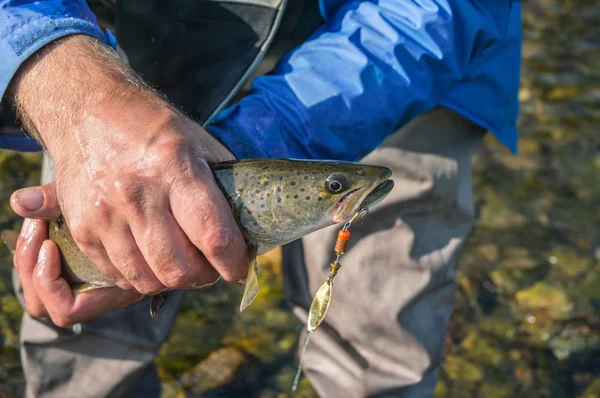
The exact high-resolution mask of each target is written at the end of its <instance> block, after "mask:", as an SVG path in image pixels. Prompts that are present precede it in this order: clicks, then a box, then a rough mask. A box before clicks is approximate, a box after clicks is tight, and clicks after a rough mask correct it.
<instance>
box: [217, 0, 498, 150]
mask: <svg viewBox="0 0 600 398" xmlns="http://www.w3.org/2000/svg"><path fill="white" fill-rule="evenodd" d="M450 3H451V5H450V6H449V5H448V3H447V2H445V1H437V0H419V1H414V2H400V1H396V0H384V1H379V2H370V1H359V0H349V1H346V2H345V3H344V4H345V5H344V7H342V8H341V9H340V10H339V11H338V13H337V14H336V15H334V16H332V18H331V19H330V20H329V21H328V23H327V24H326V25H324V26H323V27H322V28H321V29H320V30H319V31H318V32H316V33H315V35H314V36H313V37H312V38H310V40H308V41H307V42H306V43H304V44H303V45H302V46H300V47H299V48H297V49H295V50H294V51H293V52H292V53H290V54H288V55H287V56H286V57H285V58H284V59H283V60H282V61H281V62H280V63H279V65H278V66H277V67H276V69H275V70H274V71H273V72H272V73H269V74H268V75H266V76H263V77H260V78H257V79H256V80H255V81H254V83H253V85H252V88H251V92H250V94H249V95H248V96H247V97H245V98H244V99H243V100H242V101H240V102H239V103H238V104H236V105H235V106H234V107H232V108H230V109H229V110H227V111H225V112H223V113H222V114H220V115H217V117H216V118H215V119H214V120H213V121H212V122H211V125H210V128H211V130H213V131H214V133H215V135H217V136H218V137H219V139H220V140H221V141H222V142H224V143H225V145H227V146H229V147H230V149H231V150H232V151H233V152H234V153H235V154H236V155H237V156H243V157H255V156H268V157H272V156H276V157H299V158H330V159H342V160H357V159H359V158H361V157H362V156H364V155H366V154H367V153H368V152H370V151H371V150H373V149H374V148H376V147H377V146H378V145H379V144H380V143H381V142H382V141H383V140H384V139H385V138H386V137H387V136H388V135H389V134H391V133H393V132H394V131H396V129H397V128H399V127H400V126H402V125H403V124H406V123H407V122H408V121H410V120H411V119H412V118H414V117H415V116H417V115H419V114H420V113H423V112H425V111H427V110H430V109H432V108H434V107H435V106H437V105H439V104H440V102H441V100H442V99H443V98H444V97H445V96H446V95H447V94H448V92H449V91H450V90H451V89H452V87H453V86H454V85H455V84H456V83H458V82H460V81H461V79H463V78H464V77H465V75H466V74H467V73H468V71H469V67H470V65H472V63H473V62H477V60H478V59H479V58H478V57H479V56H480V54H481V53H482V51H483V50H484V49H485V48H486V47H489V46H491V45H493V43H494V42H495V41H497V40H498V38H499V37H501V35H502V34H503V32H504V28H505V26H506V23H507V22H506V18H505V13H492V12H488V11H489V10H488V9H487V7H484V6H479V5H477V4H474V3H473V2H450ZM502 7H504V8H505V9H507V10H508V8H509V4H508V3H506V5H505V6H502ZM496 14H497V15H499V16H498V17H496ZM496 19H497V20H496ZM495 26H498V28H497V29H496V28H494V27H495Z"/></svg>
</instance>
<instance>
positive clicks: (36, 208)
mask: <svg viewBox="0 0 600 398" xmlns="http://www.w3.org/2000/svg"><path fill="white" fill-rule="evenodd" d="M54 188H55V183H53V182H52V183H50V184H46V185H41V186H37V187H29V188H23V189H19V190H18V191H16V192H14V193H13V194H12V196H11V198H10V206H11V207H12V209H13V210H14V212H15V213H17V214H18V215H20V216H21V217H26V218H43V219H47V220H55V219H57V218H58V216H60V207H59V205H58V199H57V198H56V191H55V189H54Z"/></svg>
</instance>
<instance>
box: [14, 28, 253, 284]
mask: <svg viewBox="0 0 600 398" xmlns="http://www.w3.org/2000/svg"><path fill="white" fill-rule="evenodd" d="M22 69H23V70H22V71H20V73H19V74H18V76H17V78H16V79H15V81H14V82H13V83H12V85H11V92H12V94H13V97H14V100H15V103H16V105H17V110H18V112H19V114H20V115H21V118H22V119H23V121H24V123H25V126H26V128H27V130H28V131H30V132H32V133H33V134H35V135H36V136H37V137H38V138H39V139H40V140H41V141H42V142H43V144H44V146H45V147H46V148H47V150H48V151H49V153H50V154H51V155H52V158H53V159H54V161H55V164H56V196H57V202H58V204H59V205H60V208H61V209H62V215H63V216H64V219H65V221H66V223H67V225H68V226H69V228H70V230H71V234H72V236H73V238H74V239H75V241H76V242H77V244H78V245H79V247H80V248H81V249H82V250H83V251H84V252H85V254H87V255H88V257H90V259H91V260H92V261H93V262H94V263H95V264H96V265H97V266H98V268H100V270H101V271H103V272H104V273H105V274H107V275H108V276H109V277H110V278H111V279H112V280H113V281H114V282H115V283H116V284H117V285H118V286H119V287H121V288H123V289H132V288H133V289H135V290H137V291H138V292H140V293H143V294H147V295H151V294H156V293H158V292H160V291H163V290H165V289H175V288H194V287H200V286H202V285H206V284H208V283H211V282H214V281H215V280H216V279H217V278H218V277H219V274H220V275H221V276H222V277H223V278H224V279H225V280H227V281H238V280H241V279H243V278H245V277H246V275H247V272H248V261H247V255H246V245H245V242H244V239H243V236H242V234H241V232H240V230H239V228H238V227H237V224H236V223H235V220H234V218H233V214H232V212H231V209H230V208H229V205H228V204H227V201H226V200H225V198H224V196H223V194H222V192H221V191H220V190H219V188H218V186H217V184H216V182H215V180H214V178H213V176H212V173H211V171H210V169H209V167H208V164H207V162H208V163H211V162H218V161H224V160H230V159H233V155H232V154H231V153H229V151H227V150H226V149H225V148H224V147H223V146H222V145H220V144H219V143H218V142H217V141H216V140H215V139H214V138H212V137H211V136H210V135H209V134H208V133H207V132H206V131H205V130H203V129H202V128H201V127H200V126H199V125H198V124H196V123H194V122H193V121H191V120H190V119H188V118H187V117H185V116H184V115H182V114H181V113H180V112H178V111H177V110H176V109H174V108H173V107H172V106H170V105H169V104H168V103H167V102H166V101H165V100H164V99H162V98H161V97H160V96H159V95H157V94H156V93H154V92H153V91H152V90H150V89H148V88H147V87H145V86H144V85H143V83H141V82H140V81H139V79H137V77H136V76H135V75H134V74H133V73H132V72H131V71H130V70H129V69H128V68H127V67H126V66H124V65H122V64H121V63H120V61H119V60H118V58H117V57H116V56H115V55H114V53H113V52H112V51H110V50H108V49H106V48H105V47H104V46H102V45H100V44H99V43H97V42H96V41H95V39H92V38H88V37H85V36H74V37H69V38H66V39H63V40H61V41H59V42H58V43H56V44H53V45H51V47H48V48H47V49H45V50H43V52H42V54H41V55H40V56H38V57H37V58H35V59H31V60H30V61H29V62H28V64H27V65H25V66H24V67H23V68H22ZM20 196H21V194H20V193H17V194H16V195H15V196H14V198H13V203H18V202H19V201H22V198H20ZM22 204H23V202H22ZM45 247H46V249H47V250H46V253H47V256H49V258H54V255H55V248H54V246H52V245H50V244H47V246H45ZM198 249H199V250H198Z"/></svg>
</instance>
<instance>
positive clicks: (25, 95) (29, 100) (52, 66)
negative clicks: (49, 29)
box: [7, 35, 159, 152]
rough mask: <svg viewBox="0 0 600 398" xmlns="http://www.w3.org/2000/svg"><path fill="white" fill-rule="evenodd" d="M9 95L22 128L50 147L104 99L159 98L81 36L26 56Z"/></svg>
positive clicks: (111, 53) (92, 40)
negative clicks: (27, 57)
mask: <svg viewBox="0 0 600 398" xmlns="http://www.w3.org/2000/svg"><path fill="white" fill-rule="evenodd" d="M7 94H8V95H9V97H10V98H11V99H12V101H13V102H14V104H15V106H16V109H17V114H18V116H19V118H20V119H21V121H22V123H23V125H24V127H25V129H26V130H27V131H28V132H29V133H30V134H31V135H32V136H34V137H35V138H36V139H38V140H39V141H40V142H42V143H43V144H44V145H45V146H47V147H48V149H50V151H51V152H53V149H54V148H52V146H53V143H58V142H61V141H63V140H62V138H63V136H64V135H65V134H69V133H70V132H71V131H72V130H73V127H74V126H77V125H78V124H79V123H80V122H81V119H82V118H83V117H84V115H85V113H86V112H87V111H88V110H91V109H94V108H95V107H97V106H98V105H100V104H102V103H103V102H106V101H120V100H123V99H125V98H127V97H131V98H133V97H135V98H137V99H138V100H139V99H145V100H148V101H150V100H158V98H159V97H158V96H157V95H156V94H155V93H154V92H152V90H151V89H149V88H148V87H147V86H145V85H144V84H143V82H142V81H141V79H139V78H138V77H137V76H136V75H135V73H134V72H133V71H131V70H130V69H129V67H127V66H126V65H125V64H124V63H123V62H122V61H121V60H120V59H119V58H118V56H117V55H116V54H115V53H114V51H112V50H111V49H110V48H109V47H107V46H106V45H104V44H102V43H100V42H99V41H98V40H96V39H95V38H92V37H89V36H84V35H77V36H68V37H66V38H63V39H59V40H57V41H55V42H52V43H50V44H48V45H47V46H46V47H44V48H42V49H41V50H40V51H39V52H38V53H36V54H34V55H33V56H32V57H30V58H29V59H28V60H27V61H26V62H25V63H24V64H23V65H22V66H21V67H20V68H19V70H18V72H17V74H16V75H15V77H14V78H13V80H12V82H11V85H10V86H9V87H8V92H7Z"/></svg>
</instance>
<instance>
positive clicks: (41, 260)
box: [37, 244, 48, 277]
mask: <svg viewBox="0 0 600 398" xmlns="http://www.w3.org/2000/svg"><path fill="white" fill-rule="evenodd" d="M46 254H48V251H47V250H46V245H44V244H42V247H41V248H40V254H39V255H38V261H37V263H38V265H37V276H38V277H41V276H42V275H43V274H44V271H45V269H46Z"/></svg>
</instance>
